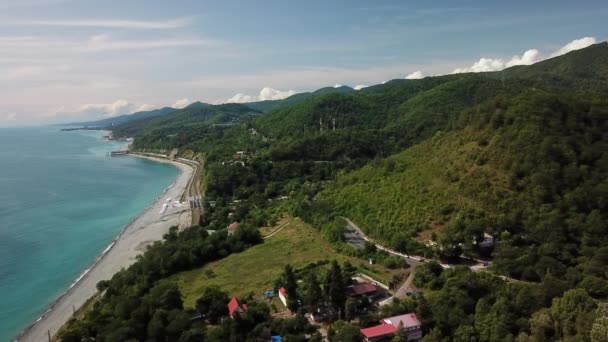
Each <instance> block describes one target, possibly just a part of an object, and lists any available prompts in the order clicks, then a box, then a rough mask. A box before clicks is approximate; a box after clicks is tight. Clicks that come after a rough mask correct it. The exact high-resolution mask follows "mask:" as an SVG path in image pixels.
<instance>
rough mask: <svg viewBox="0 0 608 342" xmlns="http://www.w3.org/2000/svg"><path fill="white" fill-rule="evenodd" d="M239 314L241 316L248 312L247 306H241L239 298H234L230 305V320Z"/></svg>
mask: <svg viewBox="0 0 608 342" xmlns="http://www.w3.org/2000/svg"><path fill="white" fill-rule="evenodd" d="M237 312H238V313H239V314H243V313H245V312H247V304H241V303H240V302H239V299H238V298H236V297H232V299H231V300H230V302H229V303H228V313H229V314H230V318H232V316H234V314H235V313H237Z"/></svg>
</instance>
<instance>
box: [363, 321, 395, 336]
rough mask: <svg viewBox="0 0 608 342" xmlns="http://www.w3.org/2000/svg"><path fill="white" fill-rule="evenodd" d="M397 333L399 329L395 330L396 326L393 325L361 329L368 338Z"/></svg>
mask: <svg viewBox="0 0 608 342" xmlns="http://www.w3.org/2000/svg"><path fill="white" fill-rule="evenodd" d="M396 331H397V328H395V326H393V325H392V324H380V325H376V326H375V327H369V328H365V329H361V333H362V334H363V336H365V337H367V338H372V337H379V336H384V335H389V334H394V333H395V332H396Z"/></svg>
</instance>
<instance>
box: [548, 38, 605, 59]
mask: <svg viewBox="0 0 608 342" xmlns="http://www.w3.org/2000/svg"><path fill="white" fill-rule="evenodd" d="M595 43H596V40H595V38H594V37H583V38H580V39H575V40H573V41H571V42H570V43H568V44H566V45H564V46H562V48H561V49H559V50H557V51H555V52H554V53H552V54H551V57H557V56H561V55H563V54H566V53H568V52H570V51H574V50H579V49H583V48H586V47H587V46H589V45H593V44H595Z"/></svg>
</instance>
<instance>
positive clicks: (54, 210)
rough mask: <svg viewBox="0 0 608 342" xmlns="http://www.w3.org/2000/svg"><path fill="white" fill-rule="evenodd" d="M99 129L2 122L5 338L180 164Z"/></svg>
mask: <svg viewBox="0 0 608 342" xmlns="http://www.w3.org/2000/svg"><path fill="white" fill-rule="evenodd" d="M102 135H103V133H102V132H99V131H73V132H61V131H59V128H56V127H44V128H18V129H16V128H10V129H3V128H0V341H10V340H11V338H12V337H14V336H15V335H16V334H17V333H18V332H19V331H21V330H22V329H23V328H24V327H25V326H27V325H28V324H29V323H31V322H32V321H33V320H35V319H36V318H38V317H39V316H40V315H41V314H42V313H43V312H44V311H45V308H46V307H47V306H48V305H49V304H50V303H51V302H52V301H53V300H54V299H55V298H56V297H57V296H59V295H60V294H61V293H62V292H63V291H65V290H66V289H67V287H68V286H69V285H70V284H71V283H72V282H73V281H74V280H75V279H76V278H77V277H78V276H79V275H80V274H81V273H82V272H83V270H84V269H86V268H88V267H89V266H90V265H91V264H92V263H93V262H94V261H95V259H96V257H97V256H98V255H99V254H100V253H101V252H102V251H103V250H104V249H105V248H106V247H107V246H108V245H109V244H110V242H111V241H112V240H113V239H114V238H115V237H116V235H117V234H118V233H119V232H120V230H121V229H122V228H123V227H124V226H125V225H126V224H127V223H128V222H129V221H130V220H131V219H133V218H134V217H136V216H137V215H138V214H139V213H140V212H141V211H143V210H144V209H145V208H146V207H147V206H149V205H150V204H152V203H153V202H154V200H155V199H156V197H157V196H158V195H159V194H160V193H161V192H162V191H163V190H164V189H166V188H167V187H168V186H169V185H171V183H173V181H174V180H175V178H176V176H177V175H178V173H179V171H178V170H177V169H176V168H174V167H173V166H171V165H167V164H160V163H155V162H151V161H148V160H144V159H140V158H134V157H113V158H109V157H106V156H105V153H106V151H111V150H115V149H118V148H120V146H121V144H120V143H117V142H110V141H107V140H105V139H104V138H103V137H102Z"/></svg>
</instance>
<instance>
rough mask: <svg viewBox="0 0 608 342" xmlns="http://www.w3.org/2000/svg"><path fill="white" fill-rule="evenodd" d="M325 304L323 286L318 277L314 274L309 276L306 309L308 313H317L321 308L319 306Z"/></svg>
mask: <svg viewBox="0 0 608 342" xmlns="http://www.w3.org/2000/svg"><path fill="white" fill-rule="evenodd" d="M322 302H323V292H322V291H321V285H320V284H319V280H318V279H317V275H316V274H314V273H313V272H310V273H309V274H308V278H307V288H306V299H305V304H306V309H307V310H308V312H310V313H313V312H316V311H317V309H318V308H319V304H320V303H322Z"/></svg>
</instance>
